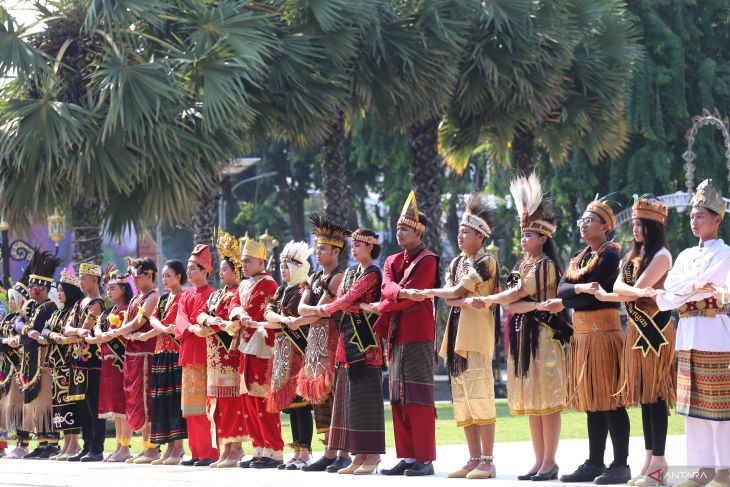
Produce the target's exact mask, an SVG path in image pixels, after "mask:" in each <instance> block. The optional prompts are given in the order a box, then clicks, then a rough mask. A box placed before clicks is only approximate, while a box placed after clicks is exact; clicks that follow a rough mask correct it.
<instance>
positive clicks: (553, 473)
mask: <svg viewBox="0 0 730 487" xmlns="http://www.w3.org/2000/svg"><path fill="white" fill-rule="evenodd" d="M558 470H559V469H558V466H557V465H555V466H554V467H553V468H551V469H550V470H549V471H547V472H545V473H540V472H538V473H536V474H535V475H533V476H532V477H530V480H534V481H535V482H544V481H545V480H555V479H557V478H558Z"/></svg>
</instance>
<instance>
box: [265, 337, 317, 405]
mask: <svg viewBox="0 0 730 487" xmlns="http://www.w3.org/2000/svg"><path fill="white" fill-rule="evenodd" d="M303 363H304V360H303V357H302V354H301V353H300V352H299V350H298V349H297V348H296V347H295V346H294V344H293V343H292V341H291V340H290V339H289V338H288V337H287V336H286V335H279V336H277V337H276V340H275V341H274V357H273V359H272V363H271V372H270V374H271V376H270V380H269V381H268V382H269V383H270V384H271V387H270V388H269V391H268V392H267V393H266V410H267V411H268V412H270V413H278V412H280V411H283V410H284V409H287V408H295V407H301V406H306V405H307V404H308V403H307V402H306V401H304V400H303V399H302V398H301V397H300V398H297V378H298V377H297V376H298V374H299V372H300V371H301V370H302V365H303Z"/></svg>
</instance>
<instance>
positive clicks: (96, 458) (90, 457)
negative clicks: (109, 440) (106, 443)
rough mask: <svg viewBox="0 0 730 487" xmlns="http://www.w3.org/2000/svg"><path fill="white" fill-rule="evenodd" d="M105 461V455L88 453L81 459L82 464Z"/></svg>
mask: <svg viewBox="0 0 730 487" xmlns="http://www.w3.org/2000/svg"><path fill="white" fill-rule="evenodd" d="M102 460H104V454H103V453H88V454H86V455H84V456H83V457H81V461H82V462H101V461H102Z"/></svg>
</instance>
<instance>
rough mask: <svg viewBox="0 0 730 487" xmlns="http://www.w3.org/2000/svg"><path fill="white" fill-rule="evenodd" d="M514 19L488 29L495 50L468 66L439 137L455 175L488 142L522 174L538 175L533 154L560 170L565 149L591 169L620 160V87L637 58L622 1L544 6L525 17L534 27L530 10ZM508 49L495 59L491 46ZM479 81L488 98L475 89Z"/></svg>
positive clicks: (570, 0) (571, 0)
mask: <svg viewBox="0 0 730 487" xmlns="http://www.w3.org/2000/svg"><path fill="white" fill-rule="evenodd" d="M510 3H512V4H515V5H516V4H517V3H519V1H518V0H516V1H514V2H510ZM526 3H531V2H526ZM500 4H502V2H500ZM548 5H549V7H550V8H548V9H545V8H544V7H547V6H548ZM502 6H504V5H502ZM517 12H518V13H519V15H516V16H509V17H506V18H507V20H505V22H504V24H503V25H502V26H501V28H498V26H497V25H496V24H495V25H494V28H496V29H497V34H498V35H497V36H496V37H493V38H492V39H494V42H496V43H497V45H496V46H495V45H494V42H492V41H489V42H486V43H482V44H481V45H482V47H481V48H480V49H479V50H478V51H477V52H478V54H479V55H478V56H475V57H474V58H473V59H474V60H473V63H469V62H467V63H466V64H465V69H464V76H462V78H461V80H460V86H459V89H458V91H457V95H461V96H457V97H456V98H455V103H454V104H453V105H452V106H451V107H450V110H449V118H448V122H447V123H446V124H445V125H444V127H443V130H442V133H441V135H442V144H443V145H444V147H445V149H446V150H447V151H448V152H449V153H450V155H451V156H452V162H454V165H455V167H457V168H463V165H464V164H465V163H466V162H468V158H469V154H470V153H471V151H472V150H473V148H475V147H477V146H479V145H481V144H482V143H484V141H485V140H488V141H489V148H490V151H491V155H492V156H493V157H496V158H498V159H500V160H502V161H507V160H509V157H510V155H511V156H512V161H511V163H512V167H513V168H514V169H515V170H516V171H518V172H524V173H527V172H530V171H531V170H532V168H533V167H534V164H535V159H536V149H537V148H545V149H547V150H548V151H549V153H550V155H551V157H552V158H553V159H554V160H555V161H556V162H558V163H559V162H561V161H563V160H565V158H566V157H567V154H568V151H569V150H570V149H579V150H583V151H585V153H586V154H587V156H588V157H589V159H590V160H591V162H593V163H597V162H598V161H599V160H600V159H602V158H604V157H607V156H611V157H616V156H617V155H618V154H620V152H621V150H622V149H623V148H624V146H625V143H626V138H627V131H626V123H625V115H624V105H625V98H626V87H627V83H628V81H629V79H630V77H631V72H632V66H633V64H634V63H635V61H636V59H637V56H638V55H639V53H640V49H639V46H638V44H637V41H636V36H635V34H634V32H633V30H632V28H631V25H630V23H629V21H628V20H627V18H626V16H625V11H624V4H623V2H622V1H619V0H599V1H593V0H565V1H562V2H551V3H547V2H546V3H545V4H542V6H541V7H540V8H539V9H538V10H537V11H535V12H534V13H533V14H532V15H530V16H528V18H530V19H534V21H532V20H531V21H528V23H527V28H525V25H524V24H523V25H522V26H520V25H521V24H520V22H525V16H524V14H525V12H526V11H523V10H521V9H519V10H517ZM518 26H520V27H518ZM490 32H491V29H487V30H485V31H484V33H485V34H489V33H490ZM514 32H520V33H522V35H517V36H515V35H514ZM479 37H482V38H483V36H479ZM483 39H485V40H487V39H489V37H487V38H483ZM546 39H549V41H547V42H546V41H545V40H546ZM554 40H559V42H558V43H555V42H553V41H554ZM506 45H509V46H511V47H510V48H509V53H510V54H511V55H510V56H508V57H503V56H500V55H499V54H497V55H495V47H496V50H497V51H501V50H503V48H502V47H500V46H506ZM479 66H487V67H489V68H490V69H482V68H480V67H479ZM475 71H476V72H477V73H480V74H479V75H478V76H476V77H475V75H474V72H475ZM507 74H511V75H512V76H511V77H508V76H506V75H507ZM484 75H486V76H487V79H488V80H489V83H488V85H487V86H491V88H492V89H491V90H489V91H487V88H486V87H480V86H479V84H478V81H479V80H480V78H481V76H484Z"/></svg>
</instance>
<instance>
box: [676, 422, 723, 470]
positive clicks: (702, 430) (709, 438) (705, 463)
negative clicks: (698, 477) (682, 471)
mask: <svg viewBox="0 0 730 487" xmlns="http://www.w3.org/2000/svg"><path fill="white" fill-rule="evenodd" d="M684 425H685V431H686V433H687V465H688V466H693V467H707V468H717V469H723V468H730V421H710V420H708V419H699V418H692V417H689V416H687V417H685V422H684Z"/></svg>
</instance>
